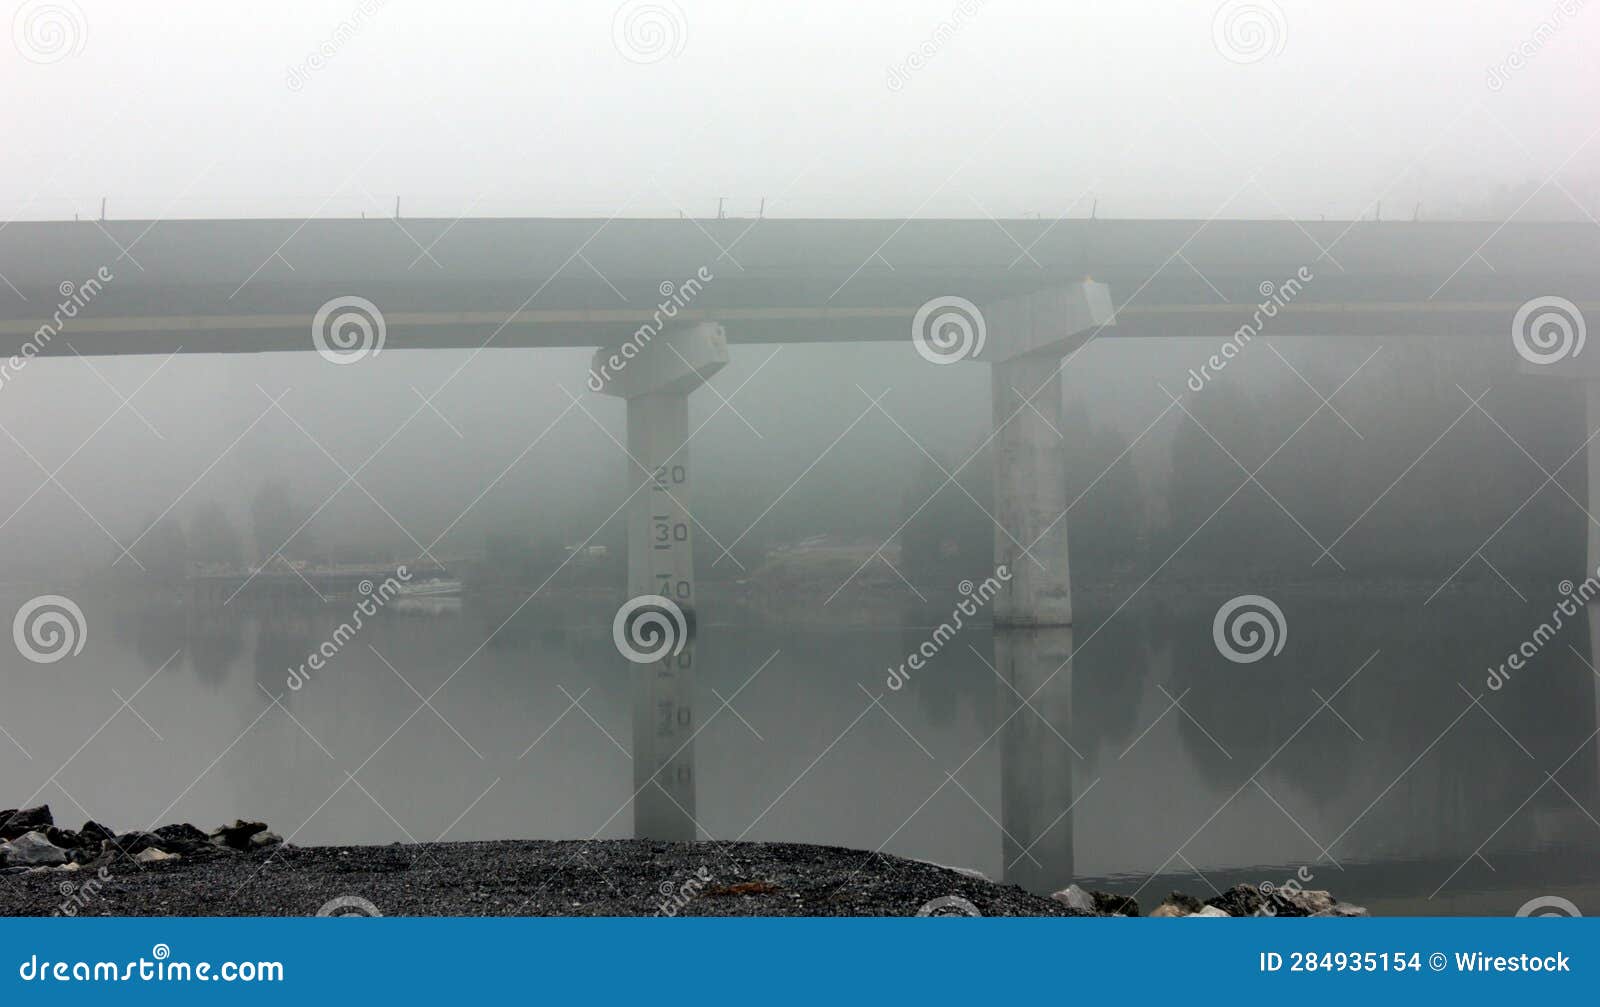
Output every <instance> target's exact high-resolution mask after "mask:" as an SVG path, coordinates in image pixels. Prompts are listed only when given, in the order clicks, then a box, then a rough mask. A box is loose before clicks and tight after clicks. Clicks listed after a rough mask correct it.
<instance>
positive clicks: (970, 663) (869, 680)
mask: <svg viewBox="0 0 1600 1007" xmlns="http://www.w3.org/2000/svg"><path fill="white" fill-rule="evenodd" d="M819 635H821V636H823V640H822V641H821V643H822V644H823V645H822V646H820V647H819V648H818V649H819V654H818V658H817V659H818V660H819V661H827V660H830V658H829V657H828V656H827V655H828V654H829V652H830V649H829V648H828V647H827V646H826V634H819ZM932 637H933V627H930V626H901V627H900V632H899V634H898V642H897V644H896V646H895V649H894V650H893V651H891V652H890V655H891V656H890V659H889V660H887V661H885V662H884V666H883V667H881V668H880V667H864V668H861V669H860V675H859V678H860V681H861V684H863V685H865V686H866V687H867V688H868V689H870V690H871V691H872V694H873V695H875V696H876V695H878V694H880V693H883V692H884V691H885V690H886V689H887V686H886V684H885V682H886V680H887V678H888V676H889V671H890V669H891V668H892V669H894V670H895V671H896V672H898V671H899V670H900V666H901V664H902V663H903V662H904V661H905V660H906V658H908V657H909V656H910V655H912V654H913V653H917V652H918V648H920V647H922V646H923V645H924V644H926V643H928V642H929V641H930V640H931V639H932ZM974 649H975V650H977V652H978V654H979V655H982V660H980V659H979V658H978V657H976V656H974V655H973V650H974ZM992 649H993V644H992V642H991V634H990V630H989V628H988V627H987V626H982V625H978V626H963V627H962V628H961V629H960V630H958V631H957V632H956V634H955V635H954V636H953V637H952V638H951V639H950V640H949V641H947V642H946V643H945V645H944V646H943V648H941V649H940V650H938V651H937V652H936V653H935V654H934V656H933V658H932V659H930V660H928V661H926V662H925V663H924V664H923V666H922V668H921V669H920V670H913V669H912V668H911V667H910V666H909V665H907V667H906V672H907V673H908V674H909V676H910V677H909V678H908V679H907V681H906V683H905V685H904V686H902V687H901V689H900V690H899V691H900V694H902V695H905V694H910V695H912V696H915V697H916V703H917V705H918V706H920V707H921V708H922V710H923V712H924V713H925V714H926V716H927V719H928V723H929V724H930V725H931V726H934V727H940V728H944V727H950V726H951V725H953V724H955V723H956V721H957V720H958V719H959V718H960V716H961V710H962V708H963V707H965V708H966V709H968V710H971V711H972V712H973V715H974V716H976V717H978V718H979V720H978V723H980V724H983V723H989V719H988V718H989V717H990V715H991V713H992V711H991V709H990V705H991V704H992V703H993V702H994V694H993V691H992V690H991V689H990V687H989V686H990V684H991V682H992V680H993V678H994V673H993V672H991V671H990V670H989V669H988V668H987V667H985V666H984V664H983V662H984V661H989V662H991V663H992V662H993V660H994V658H993V657H992ZM834 653H835V656H834V657H833V658H831V660H833V661H835V662H836V661H837V660H838V658H837V654H836V652H834Z"/></svg>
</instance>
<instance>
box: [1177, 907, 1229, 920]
mask: <svg viewBox="0 0 1600 1007" xmlns="http://www.w3.org/2000/svg"><path fill="white" fill-rule="evenodd" d="M1232 915H1233V914H1232V913H1230V912H1228V911H1227V910H1226V909H1218V908H1217V907H1216V906H1201V907H1200V911H1199V912H1193V913H1190V914H1189V915H1188V917H1186V918H1187V919H1191V920H1207V919H1217V920H1225V919H1227V918H1229V917H1230V916H1232Z"/></svg>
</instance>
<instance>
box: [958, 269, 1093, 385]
mask: <svg viewBox="0 0 1600 1007" xmlns="http://www.w3.org/2000/svg"><path fill="white" fill-rule="evenodd" d="M983 315H984V321H985V323H986V326H985V327H986V328H987V330H988V338H987V339H985V341H984V345H983V349H982V350H981V351H980V352H979V353H978V354H977V355H976V356H975V357H974V359H976V360H980V361H983V362H984V363H991V364H993V363H999V362H1002V361H1006V360H1013V359H1016V358H1017V357H1023V356H1039V357H1064V356H1066V355H1067V354H1068V353H1071V352H1072V351H1073V350H1075V349H1077V348H1078V347H1080V346H1082V345H1083V344H1084V343H1086V342H1088V341H1089V339H1090V337H1092V336H1093V335H1094V334H1095V333H1096V332H1098V331H1099V330H1100V329H1102V328H1105V327H1106V326H1109V325H1114V324H1116V309H1115V307H1114V306H1113V305H1112V303H1111V288H1110V287H1108V286H1106V285H1105V284H1104V283H1096V282H1095V281H1094V280H1088V279H1086V280H1083V281H1082V282H1081V283H1074V284H1072V285H1071V286H1066V287H1051V288H1048V289H1045V290H1036V291H1034V292H1033V293H1031V294H1023V295H1021V296H1018V297H1008V298H1005V299H1003V300H999V301H995V302H993V303H991V304H989V305H987V306H985V307H984V309H983Z"/></svg>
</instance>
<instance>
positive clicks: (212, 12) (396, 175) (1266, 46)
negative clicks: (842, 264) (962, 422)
mask: <svg viewBox="0 0 1600 1007" xmlns="http://www.w3.org/2000/svg"><path fill="white" fill-rule="evenodd" d="M3 6H4V7H5V8H6V9H7V17H8V19H9V20H10V25H9V27H10V28H11V39H10V42H11V44H10V45H3V44H0V106H3V109H4V112H3V116H4V118H3V122H4V126H5V144H6V158H5V160H4V163H3V164H0V219H39V218H66V217H70V216H71V215H72V214H73V213H74V212H77V213H82V214H84V215H92V214H94V213H97V212H98V205H99V200H100V197H101V196H105V197H107V198H108V200H109V213H110V215H111V216H113V217H155V216H175V217H214V216H222V217H229V216H285V217H305V216H311V215H319V216H341V215H342V216H354V215H356V214H358V213H361V212H363V211H365V212H367V213H369V214H387V213H389V212H390V211H391V210H392V208H393V203H394V199H395V197H396V195H399V196H400V197H401V199H402V212H403V213H405V214H407V215H412V216H425V215H426V216H443V217H456V216H459V215H541V214H549V215H600V216H609V215H611V214H616V213H621V214H623V215H646V216H655V215H666V216H676V215H677V214H678V212H679V211H680V210H683V211H686V212H689V213H691V214H695V215H710V214H713V213H714V212H715V209H716V201H717V198H718V197H719V196H726V197H727V198H728V207H729V212H730V213H739V214H742V213H747V212H749V213H753V212H754V210H755V208H756V206H757V205H758V202H759V201H760V200H761V199H762V198H763V197H765V199H766V200H767V212H768V213H769V214H771V215H776V216H846V215H858V216H859V215H882V216H908V215H919V216H934V215H945V216H982V215H984V214H986V213H988V214H993V215H996V216H1018V215H1024V214H1032V213H1041V214H1044V215H1047V216H1055V215H1060V214H1063V213H1071V214H1072V215H1082V214H1087V212H1088V211H1089V208H1090V206H1091V204H1092V203H1093V201H1094V200H1096V199H1098V200H1099V204H1100V210H1099V212H1100V215H1101V216H1190V217H1209V216H1212V215H1218V216H1223V217H1281V216H1283V215H1285V214H1292V215H1295V216H1300V217H1312V218H1314V217H1317V216H1320V215H1323V214H1326V215H1328V216H1330V217H1349V216H1355V215H1361V214H1363V213H1365V212H1369V207H1371V206H1372V204H1373V203H1374V202H1375V201H1376V200H1378V199H1382V200H1383V201H1384V214H1385V216H1391V215H1393V216H1405V217H1409V216H1410V215H1411V213H1412V212H1413V209H1414V207H1415V204H1416V203H1417V202H1419V201H1420V202H1422V203H1423V212H1424V215H1429V214H1431V215H1435V216H1447V215H1457V214H1461V213H1469V214H1472V213H1481V212H1484V208H1485V207H1492V206H1493V205H1495V204H1494V200H1495V199H1496V195H1495V194H1496V191H1497V190H1498V189H1502V188H1506V189H1510V188H1514V187H1517V186H1520V185H1524V184H1526V183H1528V182H1530V181H1532V182H1535V183H1537V182H1542V181H1544V180H1545V179H1547V178H1550V177H1552V176H1554V179H1555V182H1556V183H1558V185H1554V186H1551V187H1550V188H1548V189H1547V190H1546V191H1545V192H1544V193H1543V194H1541V195H1540V196H1539V197H1538V198H1537V199H1536V200H1534V201H1533V202H1532V203H1531V204H1530V205H1529V206H1528V207H1526V208H1525V212H1526V213H1530V214H1532V213H1542V214H1557V213H1560V214H1568V215H1570V214H1576V213H1577V212H1578V207H1577V206H1575V205H1574V203H1577V204H1582V206H1583V207H1584V208H1586V209H1587V210H1588V212H1590V213H1593V212H1595V209H1594V208H1595V202H1596V199H1597V197H1600V144H1595V143H1592V142H1590V141H1593V140H1594V139H1595V136H1594V132H1593V131H1594V130H1595V129H1596V128H1597V127H1600V120H1597V119H1596V117H1595V114H1594V112H1595V109H1596V108H1600V69H1597V67H1600V64H1597V63H1596V60H1595V53H1596V52H1597V51H1600V12H1597V11H1596V10H1595V9H1593V8H1595V7H1600V4H1593V3H1590V4H1587V5H1585V4H1583V3H1580V2H1579V0H1567V3H1566V5H1565V7H1563V5H1562V4H1560V3H1556V2H1553V0H1527V2H1518V0H1497V2H1495V3H1492V4H1472V5H1471V6H1470V9H1469V8H1468V7H1467V6H1466V5H1463V4H1461V3H1459V2H1454V0H1437V2H1433V0H1430V2H1411V3H1404V4H1397V3H1393V2H1351V0H1342V2H1339V3H1320V4H1318V3H1306V2H1297V0H1277V2H1272V0H1261V2H1230V3H1222V4H1219V3H1215V2H1209V0H1208V2H1197V3H1166V2H1152V3H1129V2H1126V0H1114V2H1073V3H1064V2H1059V0H1039V2H1031V0H988V2H987V3H983V2H979V0H970V2H968V3H963V4H958V3H956V2H954V0H926V2H874V3H860V2H834V0H811V2H808V3H805V4H798V5H780V4H772V3H758V2H736V0H663V2H637V0H636V2H630V3H625V4H621V5H619V4H618V3H616V2H614V0H592V2H584V3H580V2H576V0H571V2H555V3H530V2H526V0H508V2H456V3H448V4H446V3H424V2H421V0H388V2H387V3H384V2H380V0H367V2H365V3H358V2H356V0H327V2H321V0H279V2H275V3H273V4H271V5H268V6H258V5H239V4H217V3H213V2H198V0H197V2H184V0H176V2H163V3H160V4H156V3H145V2H140V3H132V2H128V0H27V2H21V3H19V2H18V0H5V2H4V4H3ZM1569 10H1570V11H1572V13H1568V11H1569ZM367 11H370V13H368V12H367ZM968 11H970V13H968ZM341 22H344V23H346V24H347V26H348V27H346V28H341V27H340V24H341ZM941 23H943V24H944V25H945V26H946V27H943V28H941ZM1541 24H1543V25H1545V27H1541ZM52 28H59V29H60V32H59V33H54V34H52V33H51V31H50V29H52ZM651 29H656V30H655V31H654V32H652V30H651ZM914 53H916V54H918V55H917V57H916V59H915V60H912V55H913V54H914ZM923 53H926V55H923ZM1514 53H1515V54H1517V55H1516V57H1515V59H1514V60H1513V54H1514ZM1496 68H1498V69H1496ZM1563 190H1565V191H1563ZM1568 193H1570V198H1569V196H1568ZM1506 198H1507V197H1506V195H1505V194H1504V193H1502V194H1501V195H1500V196H1499V199H1500V200H1501V202H1502V203H1503V202H1504V200H1505V199H1506ZM1521 199H1522V196H1520V195H1519V196H1515V197H1514V198H1513V199H1512V202H1511V204H1510V205H1509V207H1506V208H1505V210H1506V212H1509V211H1510V210H1514V209H1516V208H1517V206H1518V205H1519V204H1520V203H1521Z"/></svg>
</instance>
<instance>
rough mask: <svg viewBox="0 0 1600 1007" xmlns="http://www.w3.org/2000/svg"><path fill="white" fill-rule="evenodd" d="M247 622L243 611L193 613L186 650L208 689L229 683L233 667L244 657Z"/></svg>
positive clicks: (193, 666) (185, 642)
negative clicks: (229, 674)
mask: <svg viewBox="0 0 1600 1007" xmlns="http://www.w3.org/2000/svg"><path fill="white" fill-rule="evenodd" d="M248 619H249V617H248V616H247V615H245V614H244V613H243V612H242V611H229V610H215V609H201V610H199V611H193V612H191V613H190V615H189V618H188V619H187V621H186V627H187V634H188V635H187V638H186V639H185V641H184V646H185V648H186V649H187V653H188V658H189V667H190V668H192V669H193V670H194V675H195V678H196V679H198V680H199V681H201V682H203V683H205V684H206V685H209V686H218V685H221V684H222V683H223V682H225V681H227V680H228V673H229V671H230V670H232V668H233V663H234V662H235V661H237V660H238V659H239V657H240V655H242V654H243V653H244V633H245V623H246V622H247V621H248Z"/></svg>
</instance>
